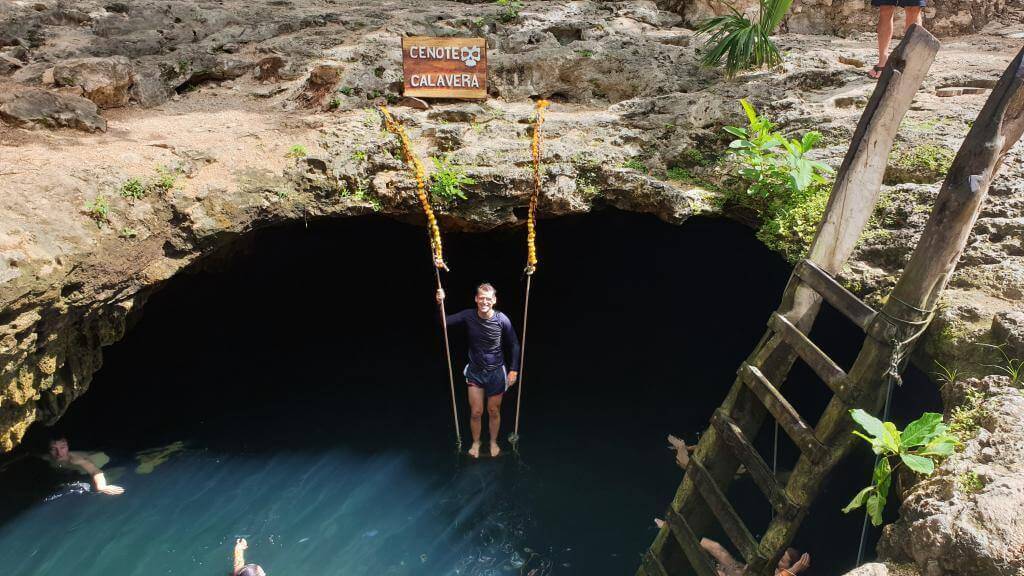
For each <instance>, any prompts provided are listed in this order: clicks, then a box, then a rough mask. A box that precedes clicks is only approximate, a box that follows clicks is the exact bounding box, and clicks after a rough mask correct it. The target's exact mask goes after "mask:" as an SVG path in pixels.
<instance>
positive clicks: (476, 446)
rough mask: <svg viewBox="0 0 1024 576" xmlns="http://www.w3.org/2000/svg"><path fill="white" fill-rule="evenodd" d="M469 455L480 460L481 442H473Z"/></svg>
mask: <svg viewBox="0 0 1024 576" xmlns="http://www.w3.org/2000/svg"><path fill="white" fill-rule="evenodd" d="M469 455H470V456H472V457H473V458H479V457H480V443H479V442H473V445H472V446H470V447H469Z"/></svg>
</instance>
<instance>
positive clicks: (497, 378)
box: [437, 284, 519, 458]
mask: <svg viewBox="0 0 1024 576" xmlns="http://www.w3.org/2000/svg"><path fill="white" fill-rule="evenodd" d="M442 301H444V290H438V291H437V303H438V304H440V303H441V302H442ZM497 302H498V294H497V292H496V291H495V290H494V286H491V285H490V284H481V285H480V286H478V287H477V289H476V309H475V310H474V309H471V308H467V309H465V310H463V311H461V312H457V313H455V314H451V315H449V316H448V317H447V318H446V319H445V321H446V322H447V323H448V326H458V325H460V324H464V325H465V326H466V334H467V336H468V337H469V364H467V365H466V368H465V370H463V371H462V373H463V375H465V376H466V384H467V385H468V386H469V429H470V431H471V432H472V433H473V445H472V446H470V448H469V455H470V456H472V457H473V458H478V457H479V456H480V428H481V424H482V419H483V414H484V399H485V397H486V400H487V421H488V425H489V426H488V428H489V429H490V432H491V456H497V455H498V454H500V453H501V448H499V447H498V429H499V428H500V427H501V398H502V395H503V394H504V393H505V390H507V389H508V387H509V386H511V385H513V384H515V383H516V377H517V375H518V373H519V338H518V337H517V336H516V331H515V330H514V329H513V328H512V321H511V320H509V319H508V316H505V315H504V314H502V313H501V312H498V311H497V310H495V309H494V305H495V304H497ZM506 351H508V352H509V354H511V356H512V364H511V366H512V369H511V370H509V371H508V373H507V374H506V372H505V352H506Z"/></svg>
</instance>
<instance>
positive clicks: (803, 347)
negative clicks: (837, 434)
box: [768, 312, 846, 400]
mask: <svg viewBox="0 0 1024 576" xmlns="http://www.w3.org/2000/svg"><path fill="white" fill-rule="evenodd" d="M768 327H769V328H771V329H772V330H773V331H774V332H775V333H776V334H779V335H781V336H782V338H783V339H784V340H785V341H786V343H787V344H789V345H790V346H792V347H793V349H794V350H796V353H797V354H799V355H800V358H802V359H803V361H804V362H806V363H807V365H808V366H810V367H811V370H814V373H815V374H817V375H818V378H821V379H822V381H824V382H825V384H828V387H829V388H831V389H832V391H833V392H835V393H836V394H838V395H839V396H840V398H842V397H843V395H844V392H845V391H844V390H843V384H844V381H845V379H846V372H843V369H842V368H840V367H839V365H838V364H836V363H835V362H833V361H832V359H831V358H829V357H828V354H825V353H824V352H823V351H822V350H821V348H818V346H817V345H816V344H815V343H814V342H811V339H810V338H808V337H807V335H806V334H804V333H803V332H801V331H800V330H799V329H798V328H797V327H796V326H793V324H792V323H790V321H789V320H786V317H785V316H782V315H781V314H779V313H778V312H775V313H773V314H772V317H771V318H769V319H768ZM844 400H845V398H844Z"/></svg>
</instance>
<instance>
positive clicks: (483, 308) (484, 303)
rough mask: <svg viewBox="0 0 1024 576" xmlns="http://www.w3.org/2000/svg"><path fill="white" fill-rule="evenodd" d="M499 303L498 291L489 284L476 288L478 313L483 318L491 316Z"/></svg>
mask: <svg viewBox="0 0 1024 576" xmlns="http://www.w3.org/2000/svg"><path fill="white" fill-rule="evenodd" d="M497 303H498V291H497V290H495V289H494V286H491V285H490V284H488V283H487V282H484V283H483V284H481V285H479V286H477V287H476V311H477V312H479V313H480V315H481V316H490V315H491V313H492V312H493V311H494V305H495V304H497Z"/></svg>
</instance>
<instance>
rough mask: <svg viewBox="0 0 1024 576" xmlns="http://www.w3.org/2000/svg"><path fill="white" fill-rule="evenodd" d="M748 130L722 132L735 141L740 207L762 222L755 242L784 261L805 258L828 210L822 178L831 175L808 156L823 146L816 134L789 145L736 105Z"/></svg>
mask: <svg viewBox="0 0 1024 576" xmlns="http://www.w3.org/2000/svg"><path fill="white" fill-rule="evenodd" d="M740 104H741V105H742V106H743V111H744V112H745V113H746V115H747V122H748V123H747V126H746V127H741V126H726V127H725V131H726V132H728V133H729V134H732V135H733V136H735V137H736V140H733V141H732V142H730V143H729V150H728V152H729V154H731V155H732V156H733V157H735V158H737V159H738V160H739V162H740V168H739V170H738V173H737V175H738V176H739V177H740V178H741V179H742V181H743V182H744V184H745V185H746V190H745V191H744V194H742V195H741V196H740V197H739V198H734V199H735V200H737V201H738V203H740V204H742V205H746V206H750V207H751V208H753V209H754V210H756V211H758V212H759V213H760V214H761V217H762V225H761V229H760V230H759V231H758V238H759V239H760V240H761V241H762V242H764V243H765V244H766V245H767V246H768V247H769V248H772V249H773V250H777V251H779V252H781V253H782V254H783V255H784V256H785V257H786V258H787V259H788V260H790V261H791V262H792V261H795V260H798V259H800V258H802V257H803V255H804V253H805V252H806V251H807V248H808V247H809V246H810V243H811V240H813V238H814V234H815V233H816V231H817V228H818V223H819V222H820V221H821V216H822V214H824V212H825V206H826V205H827V204H828V197H829V181H828V180H827V179H826V178H825V176H824V175H823V174H830V173H831V172H832V169H831V168H830V167H829V166H828V165H826V164H824V163H822V162H818V161H816V160H811V159H809V158H807V153H808V152H810V151H811V150H812V149H813V148H814V146H815V145H816V144H817V143H818V142H819V141H820V140H821V134H820V133H819V132H814V131H811V132H808V133H806V134H804V135H803V136H802V137H801V138H795V139H788V138H786V137H785V136H783V135H782V134H780V133H778V132H776V131H775V124H773V123H772V122H771V121H769V120H768V119H767V118H765V117H764V116H761V115H760V114H758V113H757V110H755V109H754V107H753V106H752V105H751V104H750V103H749V102H747V101H746V100H740Z"/></svg>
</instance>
